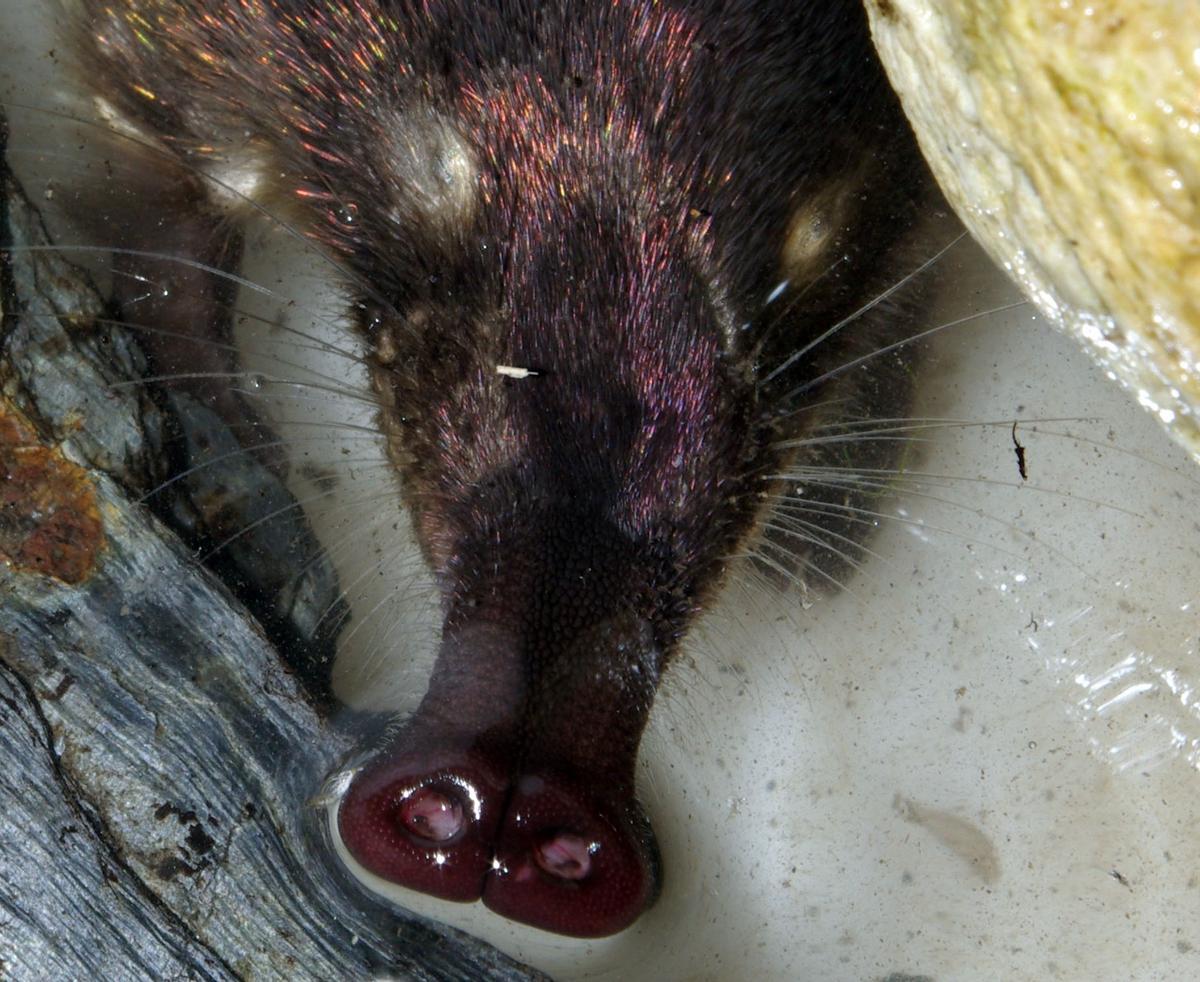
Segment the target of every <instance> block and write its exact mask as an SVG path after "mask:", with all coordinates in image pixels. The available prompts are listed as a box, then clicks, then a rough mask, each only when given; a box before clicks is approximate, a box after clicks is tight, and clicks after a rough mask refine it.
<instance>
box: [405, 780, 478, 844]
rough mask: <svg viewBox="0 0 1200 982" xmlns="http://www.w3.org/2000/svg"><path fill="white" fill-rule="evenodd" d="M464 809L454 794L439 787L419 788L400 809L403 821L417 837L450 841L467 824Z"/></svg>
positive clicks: (434, 840)
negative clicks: (440, 789)
mask: <svg viewBox="0 0 1200 982" xmlns="http://www.w3.org/2000/svg"><path fill="white" fill-rule="evenodd" d="M464 816H465V809H464V808H463V804H462V801H461V800H459V798H458V796H457V795H455V794H447V793H445V792H443V791H439V790H438V789H436V788H428V787H425V788H417V789H416V790H415V791H413V792H412V794H410V795H408V796H407V797H406V798H405V799H404V800H403V801H402V802H401V803H400V808H399V819H400V822H401V824H402V825H403V826H404V828H406V829H407V830H408V831H409V832H411V833H412V834H413V835H414V836H416V837H417V838H418V839H425V840H427V841H429V842H439V843H444V842H449V841H450V840H451V839H453V838H455V837H456V836H457V835H459V834H460V833H461V832H462V831H463V829H464V828H465V826H466V821H465V817H464Z"/></svg>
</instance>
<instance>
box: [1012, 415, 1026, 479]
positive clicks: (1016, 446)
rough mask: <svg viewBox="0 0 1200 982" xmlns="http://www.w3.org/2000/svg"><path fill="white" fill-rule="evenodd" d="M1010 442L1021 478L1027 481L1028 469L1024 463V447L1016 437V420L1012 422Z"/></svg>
mask: <svg viewBox="0 0 1200 982" xmlns="http://www.w3.org/2000/svg"><path fill="white" fill-rule="evenodd" d="M1012 442H1013V453H1015V454H1016V455H1017V470H1018V471H1019V472H1020V474H1021V480H1022V481H1028V480H1029V471H1028V469H1027V468H1026V465H1025V448H1024V447H1023V446H1021V441H1020V440H1018V439H1017V424H1016V422H1014V423H1013V426H1012Z"/></svg>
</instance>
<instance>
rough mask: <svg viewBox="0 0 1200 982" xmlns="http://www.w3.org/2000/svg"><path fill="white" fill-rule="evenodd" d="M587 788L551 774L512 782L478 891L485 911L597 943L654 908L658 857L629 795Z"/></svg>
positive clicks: (647, 830)
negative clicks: (490, 866) (492, 864)
mask: <svg viewBox="0 0 1200 982" xmlns="http://www.w3.org/2000/svg"><path fill="white" fill-rule="evenodd" d="M585 788H586V785H584V784H582V783H581V782H579V781H578V780H574V779H572V778H570V777H567V776H564V775H561V774H555V773H548V774H547V773H542V774H539V775H536V776H531V775H526V776H525V777H522V778H521V779H519V780H518V781H517V782H516V788H515V790H514V791H513V793H512V795H511V796H510V797H509V800H508V803H507V806H506V808H505V814H504V818H503V821H501V823H500V825H499V828H498V829H497V831H496V836H495V851H496V862H495V867H494V870H493V872H492V873H491V874H490V875H489V876H488V878H487V882H486V884H485V885H484V888H483V902H484V904H485V905H486V906H487V907H488V908H490V909H491V910H492V911H494V912H495V913H497V914H500V915H501V916H502V917H507V918H509V919H510V920H514V921H520V922H522V923H523V924H531V925H533V926H534V927H537V928H541V929H542V930H543V931H554V932H556V933H558V934H567V935H571V936H573V937H578V938H599V937H604V936H605V935H608V934H615V933H616V932H617V931H621V930H624V929H625V928H627V927H629V925H631V924H632V923H633V922H634V921H636V920H637V919H638V917H639V916H640V915H641V913H642V911H644V910H645V909H646V908H647V907H648V906H649V905H650V904H651V903H652V902H653V901H654V897H655V894H656V893H657V886H658V864H657V853H656V850H655V848H654V840H653V838H652V836H651V835H650V830H649V827H648V825H647V824H646V820H645V817H644V816H643V814H642V812H641V809H639V808H638V806H637V803H636V802H635V801H634V800H633V798H632V796H631V795H630V794H629V793H628V792H625V793H624V794H620V793H615V792H611V791H610V792H609V793H608V794H607V795H606V794H603V793H601V794H597V793H596V792H595V791H594V790H592V789H587V790H585ZM568 830H569V831H568Z"/></svg>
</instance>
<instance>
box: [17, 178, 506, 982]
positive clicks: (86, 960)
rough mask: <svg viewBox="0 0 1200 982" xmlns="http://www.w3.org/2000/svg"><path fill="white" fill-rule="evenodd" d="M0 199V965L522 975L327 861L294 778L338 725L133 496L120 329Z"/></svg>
mask: <svg viewBox="0 0 1200 982" xmlns="http://www.w3.org/2000/svg"><path fill="white" fill-rule="evenodd" d="M2 177H3V173H2V172H0V178H2ZM0 202H2V203H0V290H2V293H3V309H4V313H5V317H4V321H3V328H2V330H0V421H2V422H3V426H2V427H0V429H2V432H3V439H0V460H2V461H3V462H4V466H3V467H2V468H0V478H2V479H3V481H4V484H5V487H4V490H5V491H6V492H7V494H6V496H5V497H3V498H0V528H2V529H3V530H5V535H4V536H3V537H0V538H2V539H3V542H0V547H2V548H4V550H5V552H4V555H3V556H2V557H0V816H2V819H0V977H3V978H5V979H14V980H16V979H83V978H105V979H143V978H155V979H169V978H201V979H234V978H238V979H256V980H264V979H288V980H295V979H353V978H374V977H379V976H395V977H402V978H414V979H462V978H497V979H519V978H521V979H523V978H529V977H530V974H529V973H528V972H527V970H525V969H522V968H521V967H520V966H518V965H516V964H515V963H513V962H511V961H509V960H508V959H506V958H505V957H504V956H502V955H500V954H498V953H497V952H495V951H494V950H492V949H490V948H488V947H487V946H485V945H483V944H482V943H480V942H476V941H473V940H472V939H469V938H466V937H465V936H463V935H457V934H452V933H449V932H447V931H446V929H438V928H436V927H433V926H431V925H429V924H427V923H425V922H421V921H418V920H415V919H409V918H406V917H404V916H403V915H401V914H398V913H396V912H393V911H389V910H386V909H384V908H383V907H381V906H379V905H378V904H376V903H374V902H372V901H370V900H369V899H367V898H365V897H364V896H363V895H362V894H361V893H359V892H358V890H357V889H356V888H355V887H354V886H353V885H351V883H350V881H349V880H348V879H347V877H346V876H345V875H344V874H343V873H342V871H341V869H340V867H338V866H337V865H336V863H335V862H334V861H333V860H332V858H331V854H330V852H329V850H328V849H327V848H326V844H325V842H324V840H323V832H322V831H321V826H320V821H319V819H318V814H319V813H318V811H317V810H316V809H315V808H313V807H310V806H309V805H308V804H307V802H308V801H309V799H311V798H312V796H313V795H314V794H315V793H316V792H317V791H318V790H319V788H320V785H321V782H322V779H323V778H324V776H325V775H327V774H329V773H330V772H331V771H333V770H334V769H335V768H336V767H337V766H338V765H339V763H340V762H341V761H343V760H344V759H345V758H346V756H347V755H348V754H350V753H351V752H352V749H353V741H352V738H351V737H350V736H349V735H348V734H346V733H343V732H340V731H339V730H337V729H335V728H334V727H332V726H331V725H330V724H329V723H328V721H327V720H325V719H324V718H323V717H322V716H321V714H320V713H319V712H318V711H316V710H315V709H314V707H313V702H312V700H311V698H310V697H309V695H308V694H307V693H306V692H305V689H304V688H303V687H302V685H301V684H300V682H299V681H298V678H297V676H296V674H295V672H294V671H293V670H291V669H290V668H288V667H287V666H285V664H284V663H283V662H282V661H281V659H280V657H279V655H278V653H277V652H276V650H275V649H274V648H273V647H272V646H271V644H270V643H269V642H268V641H267V639H266V638H265V637H264V634H263V632H262V630H261V629H260V628H259V626H258V624H257V623H256V621H255V620H254V619H253V618H252V617H250V616H249V615H248V613H247V612H246V610H245V609H244V608H243V607H242V606H241V604H240V603H239V602H238V601H237V600H235V599H234V598H233V597H232V596H231V594H230V593H229V591H228V590H227V589H226V588H225V587H224V586H222V585H221V584H220V583H218V582H217V581H216V580H215V579H214V578H213V577H212V576H211V575H210V574H209V572H208V571H207V570H206V569H205V568H203V567H202V566H201V565H200V564H199V563H198V562H197V561H196V558H195V556H194V555H193V554H192V551H191V550H189V549H187V548H185V547H184V545H183V544H182V543H181V542H180V541H179V539H178V538H176V536H175V535H174V534H173V533H171V532H170V531H168V530H167V529H166V528H165V527H164V526H163V525H162V524H160V523H159V522H158V521H157V520H156V519H155V518H154V517H153V515H152V514H151V513H150V511H149V510H148V508H147V507H146V506H145V505H143V504H139V503H138V502H137V500H136V499H137V497H138V494H137V489H138V488H141V487H144V486H145V485H146V484H147V482H150V481H153V480H157V477H156V475H157V473H158V471H159V466H160V458H161V452H160V451H161V445H162V441H163V439H164V438H163V423H164V420H163V414H162V413H161V412H160V411H159V410H158V409H157V408H155V406H154V404H153V402H151V401H150V400H149V399H148V398H147V395H146V390H145V389H144V387H142V386H133V387H120V386H116V385H114V384H113V383H114V382H116V380H118V379H121V378H128V377H129V376H130V375H136V374H138V372H139V370H140V369H141V367H142V365H141V363H140V361H139V359H140V355H139V353H138V352H137V350H136V346H134V345H131V344H130V343H129V340H130V339H129V338H128V337H127V336H126V335H125V334H124V333H123V332H122V331H121V330H120V328H119V326H118V325H107V326H106V327H97V325H96V323H95V317H96V315H97V314H98V313H99V312H100V310H101V304H100V301H99V299H98V298H97V296H96V294H95V291H94V290H93V288H92V287H91V286H90V284H89V282H88V279H87V277H86V276H85V275H84V274H83V273H81V272H80V271H78V270H76V269H74V268H72V267H71V265H70V264H69V263H67V262H65V261H64V259H63V257H62V256H61V255H59V254H57V253H55V252H54V251H52V250H46V249H45V245H46V243H45V241H44V239H42V238H41V235H42V232H41V226H40V222H39V221H38V218H37V214H36V212H35V211H34V210H33V209H31V208H30V206H29V203H28V201H27V200H26V199H25V198H24V197H23V196H22V195H21V194H20V193H19V191H17V190H16V189H13V188H6V189H5V193H4V194H0ZM67 519H70V521H69V522H68V521H66V520H67Z"/></svg>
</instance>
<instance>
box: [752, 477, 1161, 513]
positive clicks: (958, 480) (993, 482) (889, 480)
mask: <svg viewBox="0 0 1200 982" xmlns="http://www.w3.org/2000/svg"><path fill="white" fill-rule="evenodd" d="M843 470H844V468H839V467H813V468H811V469H808V468H805V467H804V466H801V467H800V468H798V469H797V470H796V471H795V472H792V473H791V474H790V476H789V475H782V474H776V475H771V477H773V478H775V479H778V480H785V481H799V482H801V483H803V481H804V480H805V477H804V475H805V474H806V473H815V474H820V475H822V476H824V477H829V476H834V477H836V475H837V474H838V472H839V471H843ZM852 473H853V474H855V475H858V474H867V475H871V476H874V477H877V478H880V479H882V480H883V481H885V482H886V485H888V486H894V485H895V484H899V485H905V484H907V485H910V486H914V487H920V486H921V482H922V481H929V482H930V483H933V482H941V484H940V486H941V487H947V488H949V487H953V486H955V485H956V484H986V485H988V486H990V487H997V488H1013V489H1020V490H1022V491H1027V492H1035V493H1037V494H1045V495H1051V496H1053V497H1056V498H1067V499H1070V500H1071V501H1083V502H1085V503H1087V504H1089V505H1096V506H1097V507H1100V508H1106V509H1108V510H1110V511H1114V512H1118V513H1119V514H1122V515H1128V516H1130V517H1131V518H1141V519H1144V518H1145V517H1146V516H1145V515H1143V514H1142V513H1141V512H1136V511H1131V510H1130V509H1128V508H1122V507H1121V506H1120V505H1114V504H1113V503H1112V502H1110V501H1101V500H1099V499H1096V498H1088V497H1085V496H1083V495H1079V494H1075V493H1074V492H1073V491H1059V490H1057V489H1055V488H1047V487H1044V486H1042V485H1038V484H1030V483H1029V482H1028V481H1002V480H1000V479H999V478H994V477H964V476H962V475H960V474H933V473H929V472H926V471H912V470H908V469H907V468H903V467H898V468H888V467H855V468H853V469H852ZM764 479H765V480H768V479H770V478H764Z"/></svg>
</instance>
